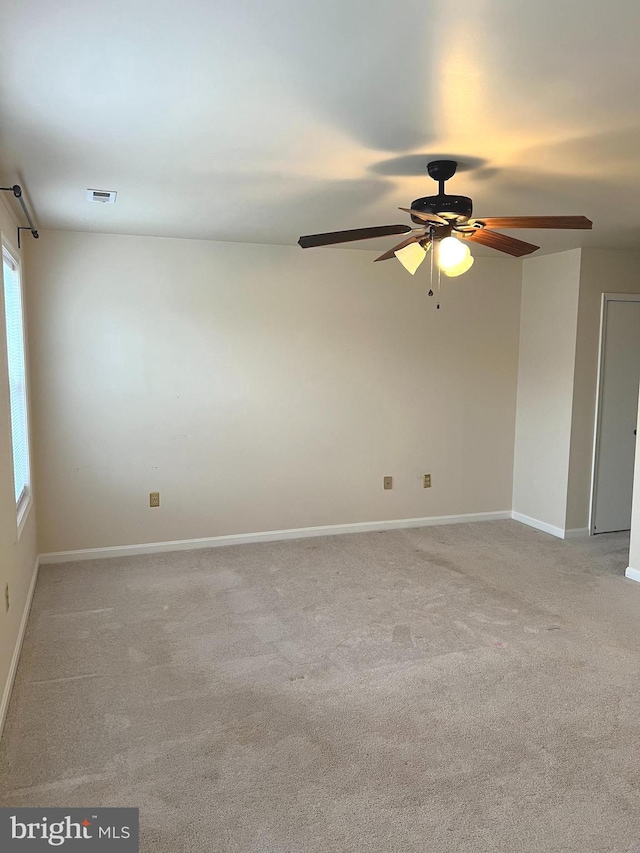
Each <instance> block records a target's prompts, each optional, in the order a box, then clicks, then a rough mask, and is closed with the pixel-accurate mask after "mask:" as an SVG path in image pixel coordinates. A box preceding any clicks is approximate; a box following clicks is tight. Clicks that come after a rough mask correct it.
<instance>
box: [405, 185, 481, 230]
mask: <svg viewBox="0 0 640 853" xmlns="http://www.w3.org/2000/svg"><path fill="white" fill-rule="evenodd" d="M411 208H412V209H413V210H420V211H422V212H423V213H434V214H435V215H436V216H442V218H443V219H448V220H450V221H451V222H454V223H463V222H466V221H467V220H468V219H470V218H471V214H472V213H473V202H472V201H471V199H470V198H469V197H468V196H466V195H445V194H444V193H442V194H440V195H430V196H425V197H424V198H417V199H415V201H412V202H411ZM411 219H412V220H413V222H415V223H416V224H423V223H422V220H420V219H417V218H416V217H415V216H412V217H411Z"/></svg>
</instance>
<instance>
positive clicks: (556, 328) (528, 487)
mask: <svg viewBox="0 0 640 853" xmlns="http://www.w3.org/2000/svg"><path fill="white" fill-rule="evenodd" d="M579 284H580V250H579V249H574V250H572V251H569V252H562V253H560V254H556V255H546V256H543V257H539V258H530V259H528V260H525V261H524V262H523V274H522V309H521V317H520V358H519V370H518V402H517V418H516V441H515V456H514V481H513V510H514V512H517V513H520V514H522V515H524V516H527V517H528V518H533V519H535V520H536V521H539V522H542V523H543V524H546V525H549V526H551V527H553V528H557V529H558V530H561V531H564V529H565V522H566V509H567V490H568V475H569V449H570V440H571V412H572V395H573V374H574V363H575V348H576V331H577V320H578V291H579Z"/></svg>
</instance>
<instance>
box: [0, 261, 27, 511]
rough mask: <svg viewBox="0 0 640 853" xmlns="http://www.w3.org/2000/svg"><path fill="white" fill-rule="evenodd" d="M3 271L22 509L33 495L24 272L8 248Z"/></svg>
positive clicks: (18, 492) (15, 471)
mask: <svg viewBox="0 0 640 853" xmlns="http://www.w3.org/2000/svg"><path fill="white" fill-rule="evenodd" d="M2 269H3V274H4V308H5V318H6V324H7V362H8V368H9V403H10V408H11V439H12V445H13V477H14V485H15V496H16V505H17V507H18V509H19V508H20V506H21V505H22V504H23V503H24V502H25V501H26V499H27V497H28V495H29V430H28V424H27V380H26V371H25V354H24V326H23V314H22V290H21V286H20V269H19V267H18V264H17V263H16V262H15V260H14V259H13V258H12V257H11V255H10V254H9V253H8V252H7V250H6V249H3V250H2Z"/></svg>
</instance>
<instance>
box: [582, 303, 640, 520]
mask: <svg viewBox="0 0 640 853" xmlns="http://www.w3.org/2000/svg"><path fill="white" fill-rule="evenodd" d="M610 302H640V293H603V294H602V302H601V305H600V338H599V341H598V378H597V385H596V411H595V423H594V434H593V457H592V464H591V500H590V503H589V536H593V535H594V533H595V529H594V525H595V520H596V519H595V516H596V497H597V493H598V461H599V450H600V447H599V445H600V419H601V416H602V397H603V385H604V381H603V380H604V350H605V345H606V335H607V314H608V308H609V303H610Z"/></svg>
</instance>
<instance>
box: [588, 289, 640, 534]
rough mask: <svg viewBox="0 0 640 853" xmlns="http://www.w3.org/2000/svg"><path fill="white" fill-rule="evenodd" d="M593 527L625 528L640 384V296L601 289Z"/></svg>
mask: <svg viewBox="0 0 640 853" xmlns="http://www.w3.org/2000/svg"><path fill="white" fill-rule="evenodd" d="M602 320H603V324H602V338H601V347H600V396H599V407H598V418H597V426H596V430H597V432H596V457H595V460H596V462H595V477H594V511H593V513H592V518H593V532H594V533H607V532H610V531H612V530H629V528H630V527H631V498H632V493H633V465H634V459H635V449H636V436H635V430H636V424H637V415H638V385H639V384H640V296H633V295H628V296H625V295H624V294H615V295H614V294H605V295H604V298H603V318H602Z"/></svg>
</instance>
